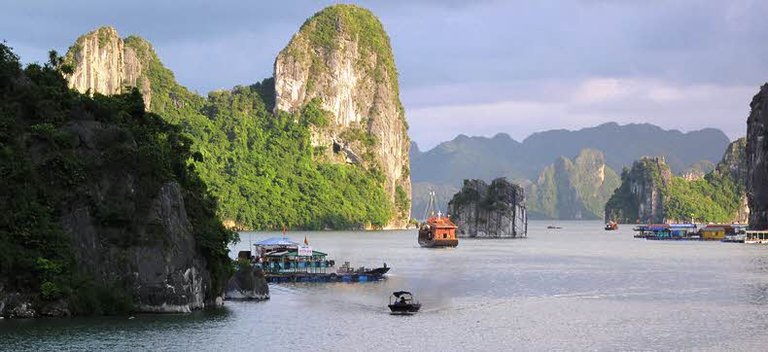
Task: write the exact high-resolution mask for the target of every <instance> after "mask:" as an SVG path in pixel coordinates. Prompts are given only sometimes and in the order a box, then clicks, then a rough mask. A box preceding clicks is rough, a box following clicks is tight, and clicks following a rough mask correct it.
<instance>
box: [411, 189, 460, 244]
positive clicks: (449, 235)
mask: <svg viewBox="0 0 768 352" xmlns="http://www.w3.org/2000/svg"><path fill="white" fill-rule="evenodd" d="M436 208H437V205H436V201H435V192H434V191H430V192H429V202H428V203H427V208H426V209H425V211H424V217H425V218H426V221H424V222H423V223H421V224H420V225H419V237H418V241H419V245H420V246H422V247H427V248H435V247H456V246H458V245H459V239H458V238H456V228H457V226H456V224H454V223H453V221H451V219H450V217H449V216H448V215H446V216H443V214H442V213H441V212H440V211H438V212H437V213H435V209H436Z"/></svg>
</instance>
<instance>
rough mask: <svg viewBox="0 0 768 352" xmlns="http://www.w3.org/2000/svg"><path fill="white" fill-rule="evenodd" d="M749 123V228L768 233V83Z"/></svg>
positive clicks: (763, 87) (759, 97)
mask: <svg viewBox="0 0 768 352" xmlns="http://www.w3.org/2000/svg"><path fill="white" fill-rule="evenodd" d="M750 108H752V111H751V112H750V114H749V118H748V119H747V145H746V161H747V162H746V164H747V170H748V171H747V199H748V202H749V208H750V210H751V212H750V216H749V226H750V227H751V228H753V229H757V230H763V229H768V83H766V84H764V85H763V86H762V87H760V92H758V93H757V94H756V95H755V97H754V98H753V99H752V103H751V104H750Z"/></svg>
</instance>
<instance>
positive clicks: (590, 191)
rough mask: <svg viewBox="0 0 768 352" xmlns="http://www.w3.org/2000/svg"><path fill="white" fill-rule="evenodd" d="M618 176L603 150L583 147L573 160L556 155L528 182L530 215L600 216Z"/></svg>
mask: <svg viewBox="0 0 768 352" xmlns="http://www.w3.org/2000/svg"><path fill="white" fill-rule="evenodd" d="M618 186H619V176H618V175H616V173H615V172H614V171H613V170H612V169H611V168H610V167H607V166H606V164H605V155H604V154H603V152H601V151H599V150H595V149H589V148H586V149H582V150H581V151H580V152H579V155H578V156H576V158H574V159H573V160H570V159H568V158H566V157H562V156H561V157H559V158H557V159H556V161H555V162H554V163H553V164H552V165H550V166H548V167H546V168H545V169H544V170H543V171H542V173H541V175H540V176H539V179H538V181H537V182H536V184H532V185H530V186H529V191H528V192H529V194H530V197H529V198H530V202H529V209H530V210H531V216H532V217H537V218H557V219H599V218H601V217H602V212H603V207H604V205H605V202H606V201H607V200H608V198H609V197H610V196H611V194H612V193H613V191H614V190H615V189H616V188H617V187H618Z"/></svg>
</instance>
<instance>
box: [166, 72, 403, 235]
mask: <svg viewBox="0 0 768 352" xmlns="http://www.w3.org/2000/svg"><path fill="white" fill-rule="evenodd" d="M273 85H274V80H272V79H268V80H264V81H262V82H260V83H257V84H254V85H251V86H247V87H245V86H237V87H234V88H233V89H232V90H231V91H216V92H211V93H210V94H209V95H208V100H207V101H206V102H205V104H203V105H202V107H201V108H200V110H199V111H191V110H190V111H187V112H184V111H174V112H170V113H166V115H169V116H168V117H167V119H168V120H169V121H170V122H172V123H173V122H175V121H178V122H179V125H180V127H181V128H182V130H183V131H184V135H185V136H186V137H188V138H189V139H190V140H191V141H192V143H191V151H192V154H193V155H194V156H195V158H193V159H192V160H190V161H189V163H190V164H191V166H192V167H193V168H194V169H195V171H196V172H197V173H198V174H199V175H200V178H201V179H202V180H203V181H204V182H205V183H206V184H208V186H209V189H210V190H211V192H212V194H213V195H214V196H215V197H216V198H217V199H219V206H218V214H219V216H220V217H221V218H222V219H229V220H232V221H234V222H235V223H237V224H238V225H240V226H243V227H246V228H251V229H260V230H270V229H272V230H274V229H281V228H282V227H283V226H287V227H289V228H300V229H324V228H334V229H346V228H360V227H362V226H365V225H372V226H375V227H382V226H384V225H385V224H386V222H387V221H388V219H389V217H390V214H391V212H392V205H391V204H390V201H389V199H388V198H387V196H386V192H385V190H384V179H383V176H381V175H380V173H379V172H378V171H376V170H375V169H374V168H371V169H368V170H366V169H362V168H360V167H357V166H353V165H332V164H325V163H323V162H321V161H319V160H316V159H315V158H314V155H318V154H319V153H321V152H322V151H321V150H316V148H314V147H312V146H311V144H310V141H309V138H310V129H311V128H317V127H321V128H322V127H324V126H327V125H328V123H329V118H330V117H329V116H328V113H327V112H326V111H324V110H322V109H321V108H320V102H319V101H318V100H313V101H311V102H310V103H309V104H307V105H306V106H305V107H304V108H303V109H301V110H300V112H299V113H297V114H287V113H284V112H281V113H279V114H277V115H275V114H273V113H272V112H271V109H272V108H273V107H274V96H273V93H272V92H273V91H274V88H273ZM153 91H154V88H153ZM161 94H162V93H161ZM152 105H153V109H154V107H155V104H154V103H152ZM158 108H160V107H158ZM163 116H164V117H165V115H163ZM296 122H299V123H296ZM361 138H362V137H361ZM362 139H365V138H362Z"/></svg>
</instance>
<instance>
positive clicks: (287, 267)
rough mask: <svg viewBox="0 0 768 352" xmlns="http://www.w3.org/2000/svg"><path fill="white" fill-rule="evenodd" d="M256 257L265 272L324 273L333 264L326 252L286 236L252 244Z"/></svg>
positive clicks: (305, 241)
mask: <svg viewBox="0 0 768 352" xmlns="http://www.w3.org/2000/svg"><path fill="white" fill-rule="evenodd" d="M254 247H255V250H256V258H258V260H259V262H260V263H261V265H262V268H263V269H264V271H266V272H267V273H298V272H304V273H325V272H326V270H328V269H329V268H331V267H333V266H334V265H335V263H334V261H333V260H328V259H327V257H328V254H326V253H323V252H319V251H316V250H313V249H312V247H310V246H309V243H308V242H307V240H306V239H305V240H304V244H301V243H298V242H294V241H292V240H290V239H288V238H286V237H272V238H268V239H266V240H263V241H260V242H257V243H256V244H254Z"/></svg>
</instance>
